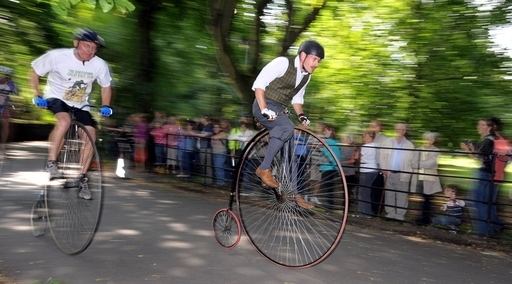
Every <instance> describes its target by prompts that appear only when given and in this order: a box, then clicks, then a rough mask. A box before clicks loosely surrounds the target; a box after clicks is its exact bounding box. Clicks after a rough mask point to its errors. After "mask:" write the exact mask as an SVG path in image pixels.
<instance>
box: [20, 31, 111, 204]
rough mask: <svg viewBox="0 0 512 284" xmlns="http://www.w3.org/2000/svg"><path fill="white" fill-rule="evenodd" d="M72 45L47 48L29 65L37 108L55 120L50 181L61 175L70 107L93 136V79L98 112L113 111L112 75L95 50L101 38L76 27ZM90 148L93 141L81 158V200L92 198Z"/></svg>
mask: <svg viewBox="0 0 512 284" xmlns="http://www.w3.org/2000/svg"><path fill="white" fill-rule="evenodd" d="M73 45H74V48H63V49H53V50H50V51H48V52H47V53H45V54H43V55H42V56H40V57H39V58H37V59H36V60H34V61H32V64H31V65H32V70H31V77H30V86H31V88H32V90H33V91H34V95H35V97H34V100H33V101H34V104H35V105H36V106H37V107H40V108H44V109H49V110H50V111H52V112H53V113H54V115H55V118H56V119H57V123H56V124H55V127H54V129H53V131H52V133H51V134H50V138H49V141H50V148H49V150H48V152H49V153H48V164H47V166H46V170H47V171H48V172H49V174H50V179H51V180H52V179H56V178H61V177H62V175H61V174H60V172H59V169H58V167H57V163H56V159H57V155H58V153H59V151H60V147H61V146H60V145H62V143H61V142H62V140H63V139H64V135H65V133H66V131H67V130H68V128H69V126H70V123H71V117H70V115H69V110H70V109H71V108H72V107H75V108H78V109H77V110H75V118H76V120H77V121H78V122H80V123H82V124H84V125H85V127H86V128H87V130H88V131H89V132H90V133H91V135H92V137H93V139H94V140H95V139H96V131H95V126H96V121H94V119H93V118H92V116H91V114H90V113H89V107H88V106H87V105H88V104H89V103H88V99H89V94H90V93H91V90H92V85H93V83H94V81H97V82H98V84H99V85H100V86H101V100H102V107H101V108H100V114H101V115H102V116H110V115H112V113H113V111H112V109H111V108H110V99H111V96H112V90H111V86H110V83H111V81H112V78H111V76H110V70H109V66H108V64H107V62H105V61H104V60H103V59H101V58H99V57H97V56H96V51H98V49H99V48H100V47H102V46H104V45H105V42H104V40H103V38H101V37H100V36H99V35H98V34H97V33H96V32H94V31H92V30H89V29H78V30H77V31H76V32H75V34H74V40H73ZM45 75H48V80H47V84H46V87H45V88H44V91H43V96H41V91H40V88H39V77H42V76H45ZM93 151H94V150H93V147H92V144H91V143H87V144H86V147H85V150H84V155H83V157H84V158H82V159H81V161H80V163H81V174H82V175H81V176H80V177H79V179H78V183H79V187H80V193H79V196H80V197H81V198H83V199H90V198H91V193H90V190H89V186H88V184H87V182H88V178H87V175H86V173H87V170H88V168H89V166H90V164H91V160H92V156H93Z"/></svg>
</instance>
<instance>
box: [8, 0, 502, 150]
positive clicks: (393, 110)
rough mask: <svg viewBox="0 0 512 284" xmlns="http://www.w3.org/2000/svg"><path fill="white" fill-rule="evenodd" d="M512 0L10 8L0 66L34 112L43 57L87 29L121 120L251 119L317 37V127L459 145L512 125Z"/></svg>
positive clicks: (80, 3)
mask: <svg viewBox="0 0 512 284" xmlns="http://www.w3.org/2000/svg"><path fill="white" fill-rule="evenodd" d="M511 2H512V1H501V2H497V3H493V4H492V5H491V4H486V5H483V4H482V5H479V4H477V2H467V1H463V0H406V1H392V0H345V1H341V0H297V1H292V0H273V1H271V0H207V1H206V2H205V1H195V0H192V1H184V0H177V1H170V0H131V1H128V0H16V1H13V0H8V1H2V4H0V21H1V22H2V25H1V27H0V30H1V31H2V34H3V35H4V36H3V38H4V42H3V44H2V50H1V52H0V62H1V63H0V64H2V65H7V66H12V67H14V68H15V69H16V76H15V79H16V80H17V81H18V83H19V84H20V85H21V87H22V96H23V98H24V99H25V101H26V103H27V104H29V101H30V99H31V96H32V94H31V92H30V89H29V88H28V86H27V84H26V81H27V80H26V79H27V77H28V71H29V69H30V62H31V60H33V59H35V58H36V57H37V56H39V55H41V54H42V53H44V52H45V51H46V50H48V49H51V48H60V47H72V45H71V39H72V38H71V33H72V31H73V30H74V29H75V28H77V27H84V26H87V27H90V28H92V29H94V30H96V31H97V32H98V33H99V34H100V35H102V36H103V37H104V38H105V39H106V41H107V48H106V49H103V50H100V51H99V52H98V55H99V56H100V57H102V58H104V59H105V60H107V61H108V62H109V63H110V64H111V67H112V70H113V74H114V78H115V85H114V86H115V103H114V109H116V113H117V114H119V117H123V116H125V115H127V114H129V113H132V112H151V111H153V110H163V111H165V112H167V113H169V114H173V115H179V116H189V117H194V116H200V115H202V114H204V113H208V114H212V115H215V116H218V117H228V118H235V117H237V116H238V115H240V114H241V113H247V112H248V111H250V104H251V102H252V100H253V98H254V94H253V92H252V90H251V86H252V83H253V81H254V79H255V77H256V76H257V74H258V72H259V70H261V68H262V67H263V66H264V65H265V64H266V63H268V62H269V61H270V60H271V59H273V58H274V57H276V56H282V55H288V56H293V55H295V54H296V51H297V47H298V45H299V44H300V43H301V42H302V41H303V40H305V39H315V40H317V41H319V42H320V43H321V44H322V45H323V46H324V47H325V50H326V58H325V59H324V60H323V62H322V63H321V65H320V68H318V69H317V71H315V74H314V75H313V79H312V81H311V83H310V84H309V86H308V88H307V91H306V93H307V94H306V98H305V106H304V107H305V110H306V111H307V114H308V115H309V117H310V118H312V121H313V122H314V121H326V122H329V123H332V124H334V125H336V126H337V128H339V129H340V130H342V131H346V132H352V133H359V132H361V129H362V128H364V127H366V126H367V124H368V122H369V121H370V120H371V119H381V120H383V121H385V123H387V124H388V127H387V130H390V129H391V126H390V124H393V123H396V122H406V123H409V124H410V125H411V126H412V134H413V136H414V137H418V136H420V135H421V133H422V132H423V131H427V130H428V131H436V132H439V133H440V134H442V137H443V140H442V144H443V146H444V147H448V145H450V144H449V143H452V145H457V144H458V141H460V140H462V139H465V138H471V139H474V138H476V137H475V135H476V131H475V130H474V129H475V125H476V122H477V120H478V119H479V118H482V117H489V116H497V117H501V118H502V119H503V120H505V121H509V120H512V117H511V115H512V114H509V112H508V109H507V107H508V104H507V102H508V93H509V92H510V88H511V84H510V79H509V77H507V76H510V75H509V73H510V67H511V60H510V57H509V56H508V55H507V54H506V53H505V51H504V50H502V49H499V48H498V47H497V46H496V44H495V43H494V42H493V41H492V39H491V37H490V32H491V31H492V30H493V29H497V28H499V27H500V26H505V25H508V24H509V20H508V19H509V17H508V16H509V15H508V8H509V7H510V5H511ZM98 95H99V94H98V93H95V94H94V96H93V98H95V99H97V98H98ZM31 115H32V117H33V118H36V117H37V118H38V119H40V118H41V116H43V117H45V116H44V115H43V114H42V113H41V112H38V111H36V110H33V111H32V113H31ZM505 130H508V129H505ZM511 134H512V133H511Z"/></svg>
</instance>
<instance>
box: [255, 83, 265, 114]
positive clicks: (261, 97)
mask: <svg viewBox="0 0 512 284" xmlns="http://www.w3.org/2000/svg"><path fill="white" fill-rule="evenodd" d="M254 93H255V94H254V95H255V96H256V101H257V102H258V106H259V107H260V109H261V110H263V109H266V108H267V102H266V101H265V91H264V90H263V89H260V88H256V90H255V91H254Z"/></svg>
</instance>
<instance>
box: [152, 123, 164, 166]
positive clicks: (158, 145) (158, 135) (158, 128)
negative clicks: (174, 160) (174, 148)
mask: <svg viewBox="0 0 512 284" xmlns="http://www.w3.org/2000/svg"><path fill="white" fill-rule="evenodd" d="M153 126H154V128H153V129H151V131H150V132H149V134H151V136H153V141H154V142H155V144H154V147H155V166H156V168H155V172H157V173H159V174H165V166H164V165H165V157H166V155H165V145H166V141H165V138H166V137H165V136H166V133H165V129H164V128H163V127H162V123H161V122H159V121H156V122H155V123H154V124H153Z"/></svg>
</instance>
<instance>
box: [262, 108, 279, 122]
mask: <svg viewBox="0 0 512 284" xmlns="http://www.w3.org/2000/svg"><path fill="white" fill-rule="evenodd" d="M261 114H262V115H263V116H264V117H265V118H266V119H268V120H274V119H276V118H277V114H276V113H275V112H274V111H273V110H270V109H268V108H264V109H263V110H262V111H261Z"/></svg>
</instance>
